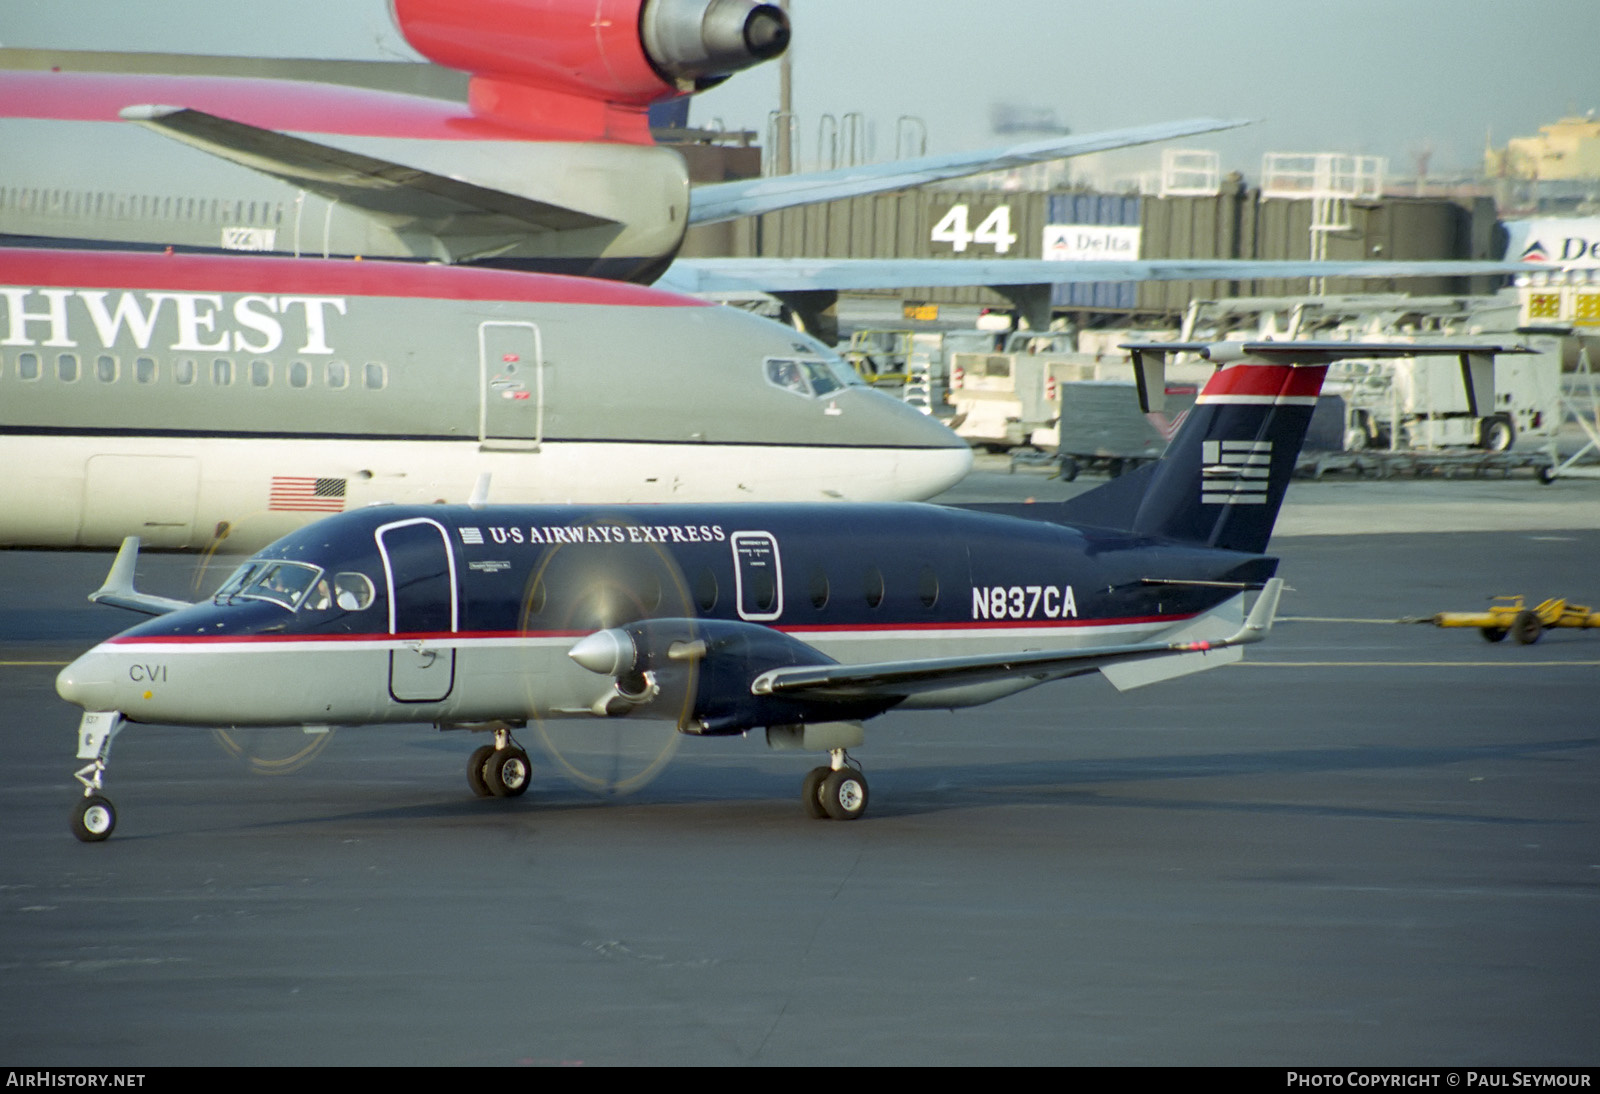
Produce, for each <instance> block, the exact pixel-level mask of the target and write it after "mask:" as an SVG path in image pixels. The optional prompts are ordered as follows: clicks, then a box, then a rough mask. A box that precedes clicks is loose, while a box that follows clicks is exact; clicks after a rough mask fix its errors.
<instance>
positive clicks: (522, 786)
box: [483, 745, 533, 798]
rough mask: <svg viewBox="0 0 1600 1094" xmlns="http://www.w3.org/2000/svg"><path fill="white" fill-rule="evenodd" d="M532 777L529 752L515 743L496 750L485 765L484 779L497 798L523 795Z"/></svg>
mask: <svg viewBox="0 0 1600 1094" xmlns="http://www.w3.org/2000/svg"><path fill="white" fill-rule="evenodd" d="M532 777H533V765H532V764H531V763H529V762H528V754H527V753H526V752H524V751H522V749H520V748H518V747H516V746H515V745H512V746H511V747H509V748H501V749H496V750H494V752H493V755H491V756H490V757H489V759H488V761H487V762H486V763H485V764H484V767H483V781H484V782H485V783H486V784H487V785H488V787H489V793H491V794H493V795H494V796H495V797H497V798H519V797H521V796H522V795H523V793H524V792H525V791H526V790H527V789H528V783H529V781H530V780H531V779H532Z"/></svg>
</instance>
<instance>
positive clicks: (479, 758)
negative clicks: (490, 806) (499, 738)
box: [467, 745, 494, 798]
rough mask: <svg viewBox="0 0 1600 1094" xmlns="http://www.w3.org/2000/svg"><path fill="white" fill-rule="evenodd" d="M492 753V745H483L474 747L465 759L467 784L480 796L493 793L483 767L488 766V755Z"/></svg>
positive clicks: (489, 795)
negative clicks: (469, 755)
mask: <svg viewBox="0 0 1600 1094" xmlns="http://www.w3.org/2000/svg"><path fill="white" fill-rule="evenodd" d="M493 755H494V745H484V746H483V747H482V748H478V749H474V750H473V752H472V755H471V757H469V758H468V760H467V785H468V786H470V787H472V792H473V793H474V794H475V795H477V796H478V797H480V798H488V797H492V796H493V795H494V791H493V790H490V789H489V781H488V779H486V778H485V777H484V769H485V768H487V767H488V766H489V757H490V756H493Z"/></svg>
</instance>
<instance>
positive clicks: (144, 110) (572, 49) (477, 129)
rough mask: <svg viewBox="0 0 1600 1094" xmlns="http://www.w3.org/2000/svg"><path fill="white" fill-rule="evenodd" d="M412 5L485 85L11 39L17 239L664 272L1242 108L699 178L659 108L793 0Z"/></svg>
mask: <svg viewBox="0 0 1600 1094" xmlns="http://www.w3.org/2000/svg"><path fill="white" fill-rule="evenodd" d="M393 14H394V18H395V22H396V25H397V26H398V28H399V29H400V30H401V32H402V33H403V34H404V35H405V37H406V39H407V40H408V41H409V42H410V43H411V44H412V46H413V47H415V48H416V49H417V50H418V52H420V53H422V54H423V55H424V56H426V57H428V58H430V59H431V60H433V61H436V62H438V64H440V65H444V66H449V67H450V68H452V69H455V70H459V71H462V72H466V73H470V78H469V80H468V82H467V88H466V95H465V101H461V100H460V99H459V98H457V97H444V98H440V97H436V96H437V95H438V94H440V93H441V92H443V91H446V90H454V87H453V85H451V84H450V83H448V82H447V81H442V80H441V79H439V69H437V68H435V67H433V66H429V65H404V64H402V65H395V64H373V63H359V62H349V63H345V62H303V61H301V62H291V61H283V62H271V61H260V62H254V63H252V64H251V67H250V71H251V72H253V73H262V72H266V73H283V74H292V75H293V77H295V78H292V79H269V78H262V77H260V76H259V75H257V76H251V77H238V76H230V75H222V74H220V73H221V72H222V71H227V70H228V69H231V68H232V67H234V66H235V65H236V64H237V62H230V63H229V64H228V66H227V69H224V68H223V67H222V65H221V63H220V62H221V59H219V58H195V59H192V60H189V61H185V60H183V59H181V58H169V59H167V60H168V61H169V62H170V63H168V64H166V65H164V66H163V65H159V64H158V65H157V67H168V68H171V69H174V70H176V72H175V74H171V73H150V72H148V71H142V70H144V69H148V67H150V66H151V65H152V63H153V62H152V60H151V59H150V58H148V57H142V56H141V55H126V56H119V55H115V54H70V53H54V52H50V51H26V50H0V65H3V66H4V67H5V69H8V71H0V143H3V145H4V147H5V148H6V149H7V156H6V157H5V160H4V161H3V162H0V240H6V241H9V242H11V243H14V244H16V243H24V244H40V245H51V246H55V245H89V246H107V245H111V246H122V245H139V244H154V245H159V246H168V245H170V246H175V247H178V248H179V249H183V250H254V251H270V252H279V253H285V254H296V255H321V256H338V255H356V254H360V255H365V256H368V257H387V258H410V259H427V260H434V261H444V262H456V263H467V262H471V263H480V264H492V265H497V266H505V267H514V268H519V269H534V270H546V271H554V272H562V273H582V274H593V275H599V276H604V277H614V278H621V279H628V280H638V281H649V280H652V279H654V278H655V277H656V276H658V275H659V274H660V273H661V272H662V271H663V270H664V269H665V268H666V266H667V264H668V263H669V262H670V261H671V260H672V258H673V256H674V255H676V253H677V251H678V248H679V246H680V245H681V244H682V242H683V236H684V233H685V231H686V230H687V229H688V228H689V227H691V226H693V225H696V224H705V223H713V222H716V221H720V220H727V219H732V218H735V217H741V216H748V215H752V214H757V213H764V212H771V211H773V210H776V209H781V208H785V207H788V206H791V205H796V204H802V203H806V202H812V201H824V200H831V199H834V198H838V197H846V196H850V195H854V194H866V193H873V192H878V191H883V190H889V189H895V188H898V187H902V186H908V185H917V184H921V183H926V182H932V181H936V180H939V179H945V178H954V177H958V176H961V175H967V174H974V173H977V172H980V171H986V170H995V169H1000V168H1006V167H1014V166H1019V165H1022V164H1027V163H1036V162H1040V161H1042V160H1049V159H1056V158H1061V157H1065V156H1071V155H1078V154H1081V153H1086V152H1098V151H1104V150H1107V149H1113V148H1123V147H1128V146H1130V145H1136V144H1143V143H1148V142H1151V141H1159V140H1167V139H1171V138H1174V137H1182V136H1187V135H1191V134H1196V133H1204V132H1210V131H1212V130H1216V129H1224V128H1230V127H1232V126H1236V125H1240V124H1243V123H1242V122H1239V121H1219V120H1216V119H1209V118H1202V119H1196V120H1193V121H1187V122H1169V123H1163V124H1159V125H1151V126H1144V127H1138V128H1131V129H1126V130H1120V131H1116V132H1111V133H1102V134H1088V135H1084V136H1074V137H1066V138H1060V139H1054V140H1049V141H1038V142H1032V143H1027V144H1018V145H1014V146H1011V147H1007V148H1002V149H995V150H990V151H986V152H976V153H964V154H957V155H943V156H929V157H924V158H921V159H917V160H911V161H904V162H901V163H895V164H885V165H877V166H870V167H858V168H849V169H846V170H842V171H836V172H825V173H821V174H816V175H798V176H789V177H784V178H767V179H750V180H743V181H735V182H727V183H715V184H707V185H703V186H699V187H696V188H695V189H694V192H693V194H692V195H691V193H690V187H689V178H688V173H687V170H686V167H685V165H684V161H683V159H682V157H681V156H680V155H679V154H678V153H677V152H675V151H673V150H671V149H669V148H664V147H660V146H657V145H656V144H655V143H654V141H653V138H652V137H651V134H650V130H649V127H648V123H647V116H646V111H647V107H648V106H649V105H650V104H651V103H657V102H662V101H664V100H667V99H671V98H675V97H678V96H681V95H683V94H685V93H690V92H693V91H695V90H698V89H700V88H703V87H706V86H709V85H711V84H714V83H717V82H719V81H721V80H722V79H725V78H726V77H727V76H728V75H729V74H730V73H733V72H737V71H738V70H740V69H743V68H746V67H749V66H751V65H754V64H757V63H759V62H761V61H763V60H766V59H769V58H771V57H775V56H777V55H778V54H780V53H782V52H783V50H784V48H785V47H786V46H787V44H788V41H789V25H788V21H787V18H786V17H785V16H784V14H783V12H782V11H781V10H780V9H779V8H777V7H775V6H773V5H771V4H764V3H759V2H757V0H541V2H539V3H529V2H520V3H490V2H489V0H395V3H394V5H393ZM119 70H120V71H119ZM307 77H309V78H307ZM378 83H381V84H382V85H384V86H382V87H378V86H373V85H374V84H378ZM396 87H401V88H406V87H409V88H412V89H414V90H413V92H412V93H408V92H406V91H402V90H394V88H396ZM415 92H424V93H421V94H419V93H415ZM157 135H159V137H158V136H157ZM163 138H170V140H168V139H163ZM174 142H176V143H174ZM108 163H115V164H116V165H117V166H116V172H115V177H114V179H112V178H108V177H107V176H108V172H107V169H106V165H107V164H108Z"/></svg>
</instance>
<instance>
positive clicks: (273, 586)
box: [217, 562, 322, 611]
mask: <svg viewBox="0 0 1600 1094" xmlns="http://www.w3.org/2000/svg"><path fill="white" fill-rule="evenodd" d="M321 576H322V570H321V569H319V568H318V567H316V566H311V565H308V564H306V563H304V562H257V563H248V564H246V565H245V566H243V567H241V568H240V571H239V573H237V574H235V575H234V576H233V577H232V578H230V579H229V581H228V583H227V584H226V585H224V586H223V587H222V588H221V589H219V590H218V591H217V596H218V597H219V598H221V597H223V596H224V595H226V597H227V598H228V599H230V600H231V599H234V598H235V597H237V598H238V599H240V600H270V601H272V602H273V603H274V604H281V605H283V606H284V607H285V608H288V609H289V610H290V611H293V610H295V609H296V608H298V607H299V606H300V602H301V601H302V600H304V599H305V598H306V594H307V593H308V592H310V591H311V590H312V588H313V587H314V586H315V585H316V584H317V579H318V578H319V577H321Z"/></svg>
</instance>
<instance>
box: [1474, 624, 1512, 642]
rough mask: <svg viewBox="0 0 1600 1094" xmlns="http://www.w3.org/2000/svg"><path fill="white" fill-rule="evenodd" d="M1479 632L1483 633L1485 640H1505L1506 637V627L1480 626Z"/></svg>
mask: <svg viewBox="0 0 1600 1094" xmlns="http://www.w3.org/2000/svg"><path fill="white" fill-rule="evenodd" d="M1478 633H1479V634H1481V635H1483V640H1484V641H1485V642H1503V641H1505V637H1506V629H1505V628H1504V627H1479V628H1478Z"/></svg>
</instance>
